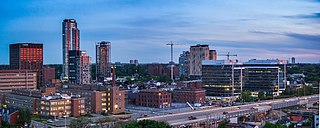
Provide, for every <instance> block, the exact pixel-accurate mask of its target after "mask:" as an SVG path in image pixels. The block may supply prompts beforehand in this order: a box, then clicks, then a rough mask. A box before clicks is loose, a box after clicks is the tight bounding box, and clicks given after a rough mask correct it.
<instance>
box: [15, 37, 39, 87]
mask: <svg viewBox="0 0 320 128" xmlns="http://www.w3.org/2000/svg"><path fill="white" fill-rule="evenodd" d="M42 66H43V44H36V43H17V44H10V68H11V69H13V70H30V71H31V70H33V71H36V72H37V86H38V87H40V86H42Z"/></svg>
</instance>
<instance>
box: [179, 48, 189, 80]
mask: <svg viewBox="0 0 320 128" xmlns="http://www.w3.org/2000/svg"><path fill="white" fill-rule="evenodd" d="M189 57H190V52H189V51H183V53H182V54H180V57H179V75H180V77H181V76H187V75H188V74H189Z"/></svg>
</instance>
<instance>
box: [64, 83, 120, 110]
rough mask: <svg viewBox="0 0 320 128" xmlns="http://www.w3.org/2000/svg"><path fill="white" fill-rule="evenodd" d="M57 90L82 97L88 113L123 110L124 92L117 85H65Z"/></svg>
mask: <svg viewBox="0 0 320 128" xmlns="http://www.w3.org/2000/svg"><path fill="white" fill-rule="evenodd" d="M58 90H59V92H62V93H72V94H77V95H81V97H84V98H85V99H86V107H85V108H86V111H87V112H88V113H102V112H107V113H110V114H119V113H124V111H125V92H124V91H122V90H120V88H119V87H117V86H114V87H112V86H101V85H67V87H65V88H59V89H58Z"/></svg>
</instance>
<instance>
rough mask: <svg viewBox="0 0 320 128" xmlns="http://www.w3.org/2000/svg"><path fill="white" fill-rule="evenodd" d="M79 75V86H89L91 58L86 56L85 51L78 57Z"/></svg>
mask: <svg viewBox="0 0 320 128" xmlns="http://www.w3.org/2000/svg"><path fill="white" fill-rule="evenodd" d="M80 68H81V69H80V75H81V80H80V83H81V84H90V83H91V70H90V68H91V57H90V56H88V55H87V52H86V51H84V50H83V51H82V53H81V57H80Z"/></svg>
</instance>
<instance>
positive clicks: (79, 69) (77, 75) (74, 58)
mask: <svg viewBox="0 0 320 128" xmlns="http://www.w3.org/2000/svg"><path fill="white" fill-rule="evenodd" d="M90 65H91V57H90V56H87V53H86V51H80V50H70V51H69V83H73V84H90V82H91V73H90Z"/></svg>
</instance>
